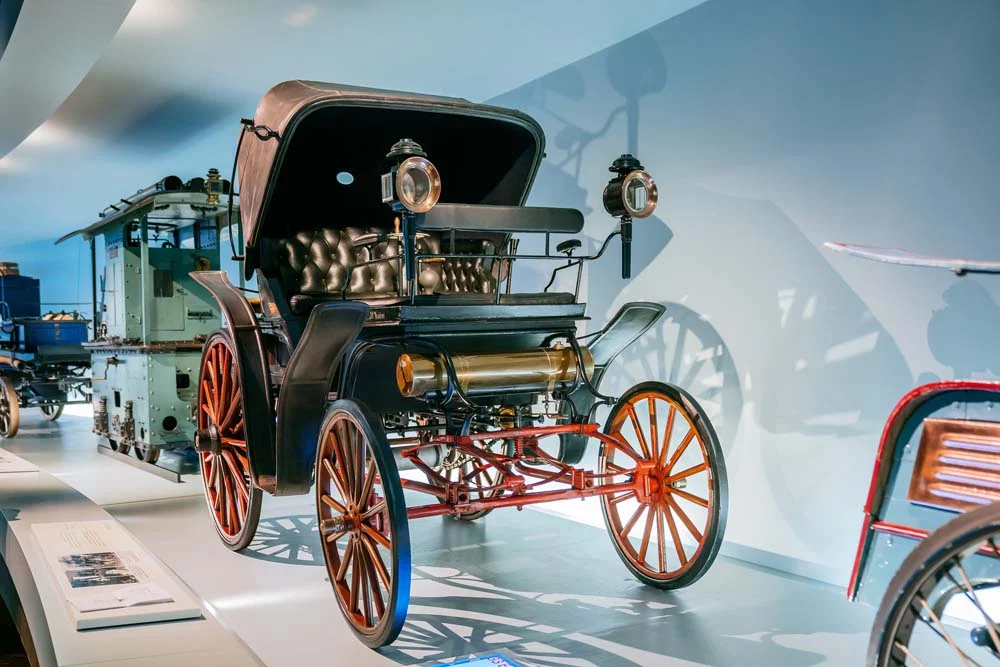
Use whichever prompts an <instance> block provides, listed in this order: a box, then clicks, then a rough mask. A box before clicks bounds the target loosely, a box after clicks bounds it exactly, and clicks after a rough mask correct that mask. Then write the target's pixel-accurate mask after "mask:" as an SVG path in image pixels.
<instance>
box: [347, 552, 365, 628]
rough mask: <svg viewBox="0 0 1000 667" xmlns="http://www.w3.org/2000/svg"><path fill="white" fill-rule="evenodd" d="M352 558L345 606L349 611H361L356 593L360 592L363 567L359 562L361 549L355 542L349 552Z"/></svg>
mask: <svg viewBox="0 0 1000 667" xmlns="http://www.w3.org/2000/svg"><path fill="white" fill-rule="evenodd" d="M351 555H352V560H353V561H354V566H353V567H352V568H351V588H350V600H349V601H348V606H347V608H348V609H350V610H351V613H355V612H357V613H359V614H360V613H361V606H360V602H361V600H360V599H359V596H358V593H360V592H361V590H360V588H361V568H362V567H364V566H363V565H362V564H361V558H362V556H361V550H360V549H358V547H357V543H355V546H354V550H353V551H352V552H351Z"/></svg>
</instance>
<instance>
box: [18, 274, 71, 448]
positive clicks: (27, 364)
mask: <svg viewBox="0 0 1000 667" xmlns="http://www.w3.org/2000/svg"><path fill="white" fill-rule="evenodd" d="M89 324H90V322H89V321H88V320H86V319H84V318H83V317H82V316H81V315H80V314H79V313H77V312H73V313H67V312H59V313H55V312H48V313H45V314H42V311H41V298H40V290H39V281H38V279H36V278H31V277H28V276H24V275H21V274H20V271H19V268H18V265H17V264H15V263H13V262H0V438H12V437H14V436H15V435H16V434H17V431H18V428H19V426H20V422H21V410H22V409H23V408H38V409H39V410H40V411H41V413H42V415H43V416H44V417H45V419H46V420H48V421H55V420H57V419H59V416H60V415H62V412H63V408H64V407H65V406H66V405H69V404H72V403H87V402H89V401H90V398H89V391H90V378H89V377H88V376H87V370H88V369H89V367H90V355H88V354H87V351H86V350H85V349H84V348H83V343H84V342H85V341H86V340H87V327H88V325H89Z"/></svg>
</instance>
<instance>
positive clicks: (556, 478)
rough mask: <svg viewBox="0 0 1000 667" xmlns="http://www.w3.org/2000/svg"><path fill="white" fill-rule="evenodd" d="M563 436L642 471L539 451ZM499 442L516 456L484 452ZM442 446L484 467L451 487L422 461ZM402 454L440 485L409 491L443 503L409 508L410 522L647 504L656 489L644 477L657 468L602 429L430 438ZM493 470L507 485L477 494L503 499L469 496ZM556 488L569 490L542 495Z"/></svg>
mask: <svg viewBox="0 0 1000 667" xmlns="http://www.w3.org/2000/svg"><path fill="white" fill-rule="evenodd" d="M562 433H573V434H578V435H584V436H588V437H591V438H597V439H598V440H600V441H601V442H603V443H604V444H605V445H607V446H609V447H613V448H615V449H617V450H618V451H620V452H622V454H624V455H626V456H628V457H629V458H631V459H632V460H634V461H635V462H636V466H635V467H634V468H621V467H620V466H614V465H612V466H611V467H613V468H617V469H616V470H609V471H608V472H605V473H598V472H594V471H592V470H587V469H584V468H577V467H574V466H570V465H567V464H565V463H563V462H561V461H559V460H558V459H555V458H553V457H552V456H550V455H548V454H546V453H545V452H543V451H542V450H541V449H540V448H539V447H538V439H539V438H542V437H547V436H553V435H559V434H562ZM498 439H503V440H511V441H513V442H514V452H513V454H511V455H506V454H500V453H495V452H491V451H488V450H486V449H485V448H483V447H481V446H479V443H482V442H484V441H493V440H498ZM441 445H446V446H450V447H453V448H455V449H456V450H458V451H459V452H460V453H462V454H465V455H466V456H470V457H472V458H474V459H476V460H478V462H479V463H478V464H477V465H476V466H475V468H474V469H473V470H472V471H471V472H470V473H468V474H466V475H465V476H464V477H462V478H461V479H459V480H458V481H449V480H447V479H446V478H445V477H444V476H442V475H441V474H440V473H438V472H437V471H435V470H434V469H433V467H432V466H430V465H429V464H428V463H427V462H425V461H424V460H422V459H421V458H420V452H421V450H423V449H426V448H429V447H437V446H441ZM401 454H402V456H403V457H405V458H407V459H409V460H410V461H411V462H412V463H413V465H414V466H415V467H416V468H417V469H419V470H421V471H422V472H423V473H424V474H426V475H427V476H428V477H429V478H430V479H432V480H434V482H436V483H426V482H420V481H416V480H409V479H402V480H401V481H402V484H403V488H405V489H410V490H413V491H419V492H421V493H426V494H428V495H432V496H434V497H436V498H437V499H438V501H439V502H437V503H431V504H427V505H418V506H416V507H409V508H407V510H406V513H407V517H408V518H410V519H416V518H421V517H429V516H441V515H446V514H453V515H459V514H466V513H472V512H480V511H483V510H489V509H494V508H498V507H517V508H521V507H523V506H525V505H533V504H537V503H546V502H552V501H555V500H568V499H571V498H589V497H592V496H606V495H610V494H614V493H620V492H630V493H635V495H636V497H637V498H639V499H640V500H641V499H642V498H644V497H648V495H649V493H650V492H651V488H650V487H651V484H654V483H655V482H654V481H653V479H652V475H650V474H643V473H644V472H647V470H646V469H647V468H648V472H653V471H654V469H655V465H654V464H653V463H652V462H643V461H641V460H640V458H639V457H638V456H637V454H636V452H634V451H633V450H632V448H631V447H629V446H628V445H627V444H624V443H622V442H621V441H619V440H618V439H616V438H613V437H611V436H609V435H606V434H605V433H602V432H601V431H600V429H599V427H598V425H597V424H596V423H588V424H557V425H554V426H532V427H526V428H510V429H500V430H496V431H483V432H479V433H473V434H470V435H436V436H431V437H430V438H428V439H427V441H426V442H425V443H421V444H419V445H416V446H414V447H410V448H408V449H405V450H403V452H401ZM489 469H493V470H495V471H496V472H497V473H498V476H497V479H499V480H502V482H501V483H500V484H497V485H495V486H492V487H476V488H477V489H478V490H480V491H484V492H491V491H496V492H500V491H502V492H503V493H502V494H500V493H497V495H495V496H493V497H486V498H482V499H479V500H470V499H469V498H468V493H467V492H468V490H469V486H468V483H469V482H472V481H473V480H474V479H476V478H477V477H478V476H479V475H481V473H483V472H484V471H486V470H489ZM685 472H686V471H685ZM681 474H683V473H678V475H681ZM616 477H626V478H628V479H626V481H622V482H618V483H615V482H614V481H613V480H614V479H615V478H616ZM598 482H600V483H598ZM609 482H610V483H609ZM553 483H555V484H563V485H565V487H566V488H563V489H550V490H545V491H542V490H538V489H539V488H540V487H541V486H542V485H545V484H553Z"/></svg>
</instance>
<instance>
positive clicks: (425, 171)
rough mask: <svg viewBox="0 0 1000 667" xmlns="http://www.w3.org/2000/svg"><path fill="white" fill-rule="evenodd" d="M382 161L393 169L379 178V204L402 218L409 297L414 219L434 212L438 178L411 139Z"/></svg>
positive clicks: (394, 147)
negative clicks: (380, 196)
mask: <svg viewBox="0 0 1000 667" xmlns="http://www.w3.org/2000/svg"><path fill="white" fill-rule="evenodd" d="M386 157H387V158H389V160H391V161H392V163H393V165H392V167H391V168H390V170H389V173H387V174H382V202H383V203H385V204H389V205H390V206H391V207H392V210H393V211H399V212H400V214H401V217H402V236H403V239H402V240H403V264H404V265H405V267H406V269H405V271H406V284H407V285H408V289H409V293H410V294H414V293H415V289H416V275H417V261H416V243H415V241H416V236H417V226H418V219H419V218H420V217H422V216H423V214H424V213H426V212H427V211H429V210H431V209H432V208H434V205H435V204H437V202H438V198H440V197H441V174H439V173H438V170H437V167H435V166H434V163H433V162H431V161H430V160H428V159H427V153H425V152H424V149H423V148H421V147H420V144H418V143H417V142H415V141H413V140H412V139H405V138H404V139H400V140H399V141H397V142H396V143H394V144H393V145H392V148H390V149H389V152H388V153H387V154H386Z"/></svg>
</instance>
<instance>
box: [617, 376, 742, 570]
mask: <svg viewBox="0 0 1000 667" xmlns="http://www.w3.org/2000/svg"><path fill="white" fill-rule="evenodd" d="M604 432H605V434H607V435H608V436H610V437H611V438H612V439H613V440H614V443H615V444H614V445H610V444H609V443H607V442H604V443H602V445H601V451H600V457H599V459H598V472H599V473H601V474H613V475H614V476H613V477H611V478H610V479H611V480H612V482H613V483H621V482H623V481H627V480H631V481H632V482H633V483H634V484H633V488H632V489H631V490H628V491H622V492H619V493H616V494H612V495H605V496H601V508H602V510H603V512H604V521H605V524H606V525H607V528H608V532H609V533H610V535H611V539H612V542H613V543H614V546H615V550H616V551H617V552H618V556H619V557H620V558H621V559H622V562H624V563H625V566H626V567H627V568H628V569H629V570H630V571H631V572H632V574H633V575H635V577H636V578H637V579H639V580H640V581H641V582H643V583H644V584H647V585H649V586H655V587H656V588H663V589H676V588H683V587H685V586H689V585H691V584H693V583H694V582H695V581H697V580H698V579H700V578H701V577H702V575H704V574H705V572H707V571H708V569H709V567H711V565H712V563H713V562H714V561H715V557H716V556H717V555H718V553H719V549H720V548H721V546H722V538H723V535H724V534H725V531H726V516H727V513H728V486H727V482H726V466H725V462H724V461H723V457H722V446H721V445H720V444H719V439H718V437H717V436H716V434H715V430H714V429H713V428H712V425H711V423H710V422H709V421H708V417H707V416H706V415H705V413H704V411H703V410H702V409H701V407H700V406H699V405H698V403H697V402H695V400H694V399H693V398H692V397H691V396H690V395H689V394H688V393H687V392H685V391H684V390H683V389H680V388H678V387H674V386H672V385H667V384H663V383H661V382H644V383H642V384H638V385H636V386H634V387H632V388H631V389H630V390H629V391H628V392H627V393H626V394H625V395H624V396H622V397H621V399H619V401H618V402H617V403H616V404H615V406H614V408H612V410H611V414H610V415H609V416H608V421H607V423H606V424H605V427H604ZM606 479H607V478H606ZM605 483H609V482H607V481H606V482H605Z"/></svg>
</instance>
